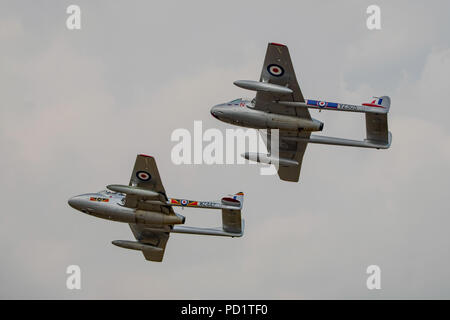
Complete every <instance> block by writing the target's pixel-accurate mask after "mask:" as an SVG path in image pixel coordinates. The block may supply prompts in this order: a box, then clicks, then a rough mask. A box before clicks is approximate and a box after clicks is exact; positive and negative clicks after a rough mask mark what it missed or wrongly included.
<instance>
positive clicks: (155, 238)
mask: <svg viewBox="0 0 450 320" xmlns="http://www.w3.org/2000/svg"><path fill="white" fill-rule="evenodd" d="M107 189H108V190H105V191H101V192H97V193H87V194H82V195H79V196H75V197H73V198H71V199H69V205H70V206H71V207H72V208H74V209H77V210H79V211H81V212H83V213H86V214H89V215H92V216H95V217H98V218H103V219H107V220H113V221H118V222H125V223H128V224H129V225H130V228H131V231H132V232H133V234H134V237H135V238H136V240H137V241H129V240H115V241H113V242H112V243H113V244H114V245H116V246H118V247H122V248H125V249H132V250H139V251H142V253H143V254H144V257H145V259H147V260H150V261H158V262H161V261H162V259H163V256H164V250H165V248H166V243H167V240H169V235H170V233H188V234H199V235H212V236H226V237H241V236H242V235H243V231H244V220H242V219H241V209H242V205H243V201H244V194H243V193H242V192H239V193H236V194H235V195H232V196H226V197H223V198H222V199H221V201H220V202H216V201H192V200H186V199H176V198H168V197H167V195H166V191H165V190H164V187H163V185H162V182H161V178H160V176H159V172H158V168H157V166H156V162H155V159H154V158H153V157H151V156H147V155H142V154H141V155H138V156H137V158H136V163H135V165H134V169H133V173H132V174H131V179H130V183H129V184H128V185H118V184H112V185H109V186H107ZM173 207H188V208H206V209H221V210H222V228H198V227H188V226H181V225H182V224H184V222H185V217H184V216H182V215H180V214H177V213H175V212H174V211H173Z"/></svg>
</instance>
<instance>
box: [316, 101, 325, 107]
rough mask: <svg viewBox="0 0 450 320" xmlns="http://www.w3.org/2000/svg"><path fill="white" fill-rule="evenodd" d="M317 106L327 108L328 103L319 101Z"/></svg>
mask: <svg viewBox="0 0 450 320" xmlns="http://www.w3.org/2000/svg"><path fill="white" fill-rule="evenodd" d="M317 106H319V107H320V108H325V107H326V106H327V102H326V101H319V102H317Z"/></svg>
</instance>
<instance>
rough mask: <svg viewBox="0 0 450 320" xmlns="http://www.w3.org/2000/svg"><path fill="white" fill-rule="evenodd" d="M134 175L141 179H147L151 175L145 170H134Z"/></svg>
mask: <svg viewBox="0 0 450 320" xmlns="http://www.w3.org/2000/svg"><path fill="white" fill-rule="evenodd" d="M136 177H138V179H139V180H141V181H149V180H150V179H151V178H152V176H151V175H150V173H148V172H147V171H138V172H136Z"/></svg>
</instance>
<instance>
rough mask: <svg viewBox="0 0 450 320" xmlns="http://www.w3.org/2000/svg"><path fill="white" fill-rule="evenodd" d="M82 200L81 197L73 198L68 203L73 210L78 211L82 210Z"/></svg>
mask: <svg viewBox="0 0 450 320" xmlns="http://www.w3.org/2000/svg"><path fill="white" fill-rule="evenodd" d="M82 201H83V200H82V199H81V197H80V196H76V197H72V198H70V199H69V201H67V203H68V204H69V206H71V207H72V208H74V209H76V210H81V205H82Z"/></svg>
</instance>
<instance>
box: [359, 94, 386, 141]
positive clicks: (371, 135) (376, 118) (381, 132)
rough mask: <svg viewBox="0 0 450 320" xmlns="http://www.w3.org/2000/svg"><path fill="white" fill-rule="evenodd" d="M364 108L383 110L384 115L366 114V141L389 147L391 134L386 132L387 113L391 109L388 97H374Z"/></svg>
mask: <svg viewBox="0 0 450 320" xmlns="http://www.w3.org/2000/svg"><path fill="white" fill-rule="evenodd" d="M363 105H365V106H370V107H379V108H384V109H385V110H386V113H366V135H367V138H366V140H368V141H370V142H375V143H378V144H383V145H387V146H389V145H390V144H391V133H390V132H389V131H388V123H387V113H388V112H389V109H390V107H391V99H390V98H389V97H388V96H382V97H379V98H377V97H375V98H374V100H373V101H372V102H370V103H363Z"/></svg>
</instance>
